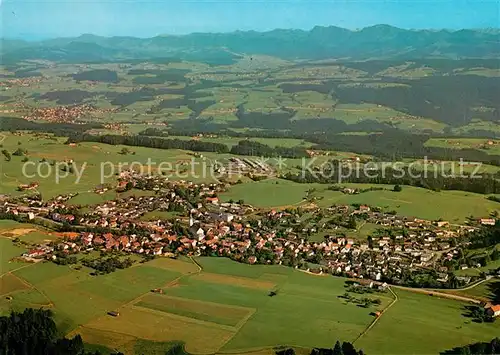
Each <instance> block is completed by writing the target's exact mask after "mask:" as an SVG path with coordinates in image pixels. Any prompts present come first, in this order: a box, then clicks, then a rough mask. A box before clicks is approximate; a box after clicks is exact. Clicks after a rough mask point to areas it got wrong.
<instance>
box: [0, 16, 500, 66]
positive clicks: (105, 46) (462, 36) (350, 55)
mask: <svg viewBox="0 0 500 355" xmlns="http://www.w3.org/2000/svg"><path fill="white" fill-rule="evenodd" d="M0 48H1V54H2V61H3V62H4V63H5V64H14V63H16V62H18V61H21V60H26V59H46V60H51V61H56V62H66V63H82V62H112V61H133V60H145V59H147V60H154V59H159V58H162V59H164V58H172V59H176V60H178V59H182V60H194V61H202V62H207V63H210V64H230V63H232V62H233V61H234V60H236V59H237V58H238V57H239V56H241V55H255V54H264V55H271V56H275V57H279V58H282V59H287V60H295V59H301V60H304V59H306V60H321V59H327V58H338V59H343V60H368V59H422V58H447V59H461V58H500V31H499V30H498V29H487V30H468V29H464V30H458V31H448V30H439V31H437V30H418V31H417V30H405V29H400V28H396V27H392V26H388V25H376V26H372V27H367V28H364V29H362V30H358V31H351V30H347V29H344V28H339V27H334V26H330V27H320V26H317V27H314V28H313V29H312V30H310V31H303V30H273V31H269V32H255V31H245V32H242V31H236V32H232V33H193V34H189V35H183V36H170V35H165V36H157V37H153V38H147V39H142V38H134V37H100V36H94V35H89V34H85V35H82V36H79V37H76V38H58V39H52V40H45V41H39V42H27V41H22V40H8V39H3V40H2V46H1V47H0Z"/></svg>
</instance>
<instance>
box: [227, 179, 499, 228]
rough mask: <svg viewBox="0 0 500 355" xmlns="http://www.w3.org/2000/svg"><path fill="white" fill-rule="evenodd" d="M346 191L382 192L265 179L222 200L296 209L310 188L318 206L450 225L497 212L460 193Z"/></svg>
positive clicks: (483, 200)
mask: <svg viewBox="0 0 500 355" xmlns="http://www.w3.org/2000/svg"><path fill="white" fill-rule="evenodd" d="M342 186H345V187H350V188H361V189H362V188H369V187H383V188H385V189H386V190H382V191H369V192H366V193H362V194H358V195H346V194H343V193H341V192H338V191H330V190H328V189H327V187H326V186H325V185H319V184H297V183H294V182H290V181H286V180H279V179H278V180H274V179H267V180H264V181H259V182H249V183H246V184H241V185H236V186H234V187H233V188H232V189H231V190H230V191H229V192H228V193H227V194H225V195H223V198H224V199H226V200H229V199H231V200H235V201H237V200H238V199H244V200H245V202H246V203H250V204H255V205H256V206H260V207H279V206H282V207H286V206H292V205H295V206H298V205H300V204H302V203H304V204H305V203H306V202H307V201H306V200H305V199H306V194H307V191H308V190H310V189H314V192H313V193H312V195H313V196H315V197H317V201H316V203H317V204H318V205H320V206H324V207H326V206H330V205H332V204H352V203H358V204H368V205H371V206H380V207H382V208H384V209H385V210H388V211H390V210H395V211H397V212H398V213H401V214H403V215H407V216H415V217H420V218H427V219H439V218H443V219H445V220H449V221H450V222H454V223H463V222H464V221H465V219H466V218H467V217H468V216H470V215H474V216H488V215H489V214H490V213H491V212H492V211H494V210H497V209H498V206H497V203H496V202H493V201H488V200H487V199H486V198H485V196H483V195H479V194H474V193H468V192H462V191H441V192H435V191H430V190H426V189H422V188H417V187H410V186H406V187H404V188H403V191H401V192H398V193H395V192H393V191H391V189H392V187H393V186H384V185H369V184H342Z"/></svg>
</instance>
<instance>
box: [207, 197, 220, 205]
mask: <svg viewBox="0 0 500 355" xmlns="http://www.w3.org/2000/svg"><path fill="white" fill-rule="evenodd" d="M206 201H207V202H210V203H211V204H214V205H217V204H219V198H218V197H207V198H206Z"/></svg>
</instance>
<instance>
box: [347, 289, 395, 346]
mask: <svg viewBox="0 0 500 355" xmlns="http://www.w3.org/2000/svg"><path fill="white" fill-rule="evenodd" d="M388 289H389V291H390V292H391V293H392V295H393V296H394V299H393V301H392V302H391V304H389V305H388V306H387V307H385V308H384V309H383V310H382V312H381V313H380V315H379V316H378V317H376V318H375V319H374V320H373V321H372V322H371V323H370V325H369V326H368V327H367V328H366V329H365V330H363V332H362V333H361V334H359V335H358V337H357V338H356V339H354V341H353V342H352V344H353V345H354V344H355V343H356V342H357V341H358V340H359V339H360V338H362V337H363V336H364V335H365V334H366V333H368V332H369V331H370V329H372V328H373V327H374V326H375V324H377V322H378V320H379V319H380V318H382V316H383V315H384V313H385V312H386V311H387V310H388V309H389V308H391V307H392V306H393V305H394V304H395V303H396V302H397V301H398V300H399V297H398V295H397V294H396V293H395V292H394V291H393V290H392V289H391V287H390V286H389V287H388Z"/></svg>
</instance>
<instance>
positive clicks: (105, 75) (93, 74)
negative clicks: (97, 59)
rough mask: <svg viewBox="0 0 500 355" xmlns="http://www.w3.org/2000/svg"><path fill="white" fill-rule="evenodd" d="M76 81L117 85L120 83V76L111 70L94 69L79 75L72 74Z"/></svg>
mask: <svg viewBox="0 0 500 355" xmlns="http://www.w3.org/2000/svg"><path fill="white" fill-rule="evenodd" d="M69 76H71V77H72V78H73V79H74V80H76V81H84V80H88V81H100V82H104V83H117V82H118V81H119V79H118V74H117V73H116V72H115V71H113V70H109V69H94V70H88V71H84V72H81V73H77V74H71V75H69Z"/></svg>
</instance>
